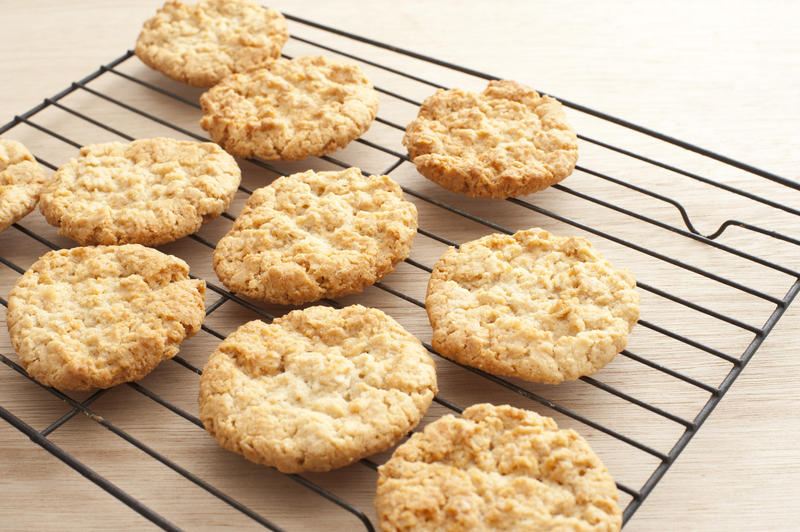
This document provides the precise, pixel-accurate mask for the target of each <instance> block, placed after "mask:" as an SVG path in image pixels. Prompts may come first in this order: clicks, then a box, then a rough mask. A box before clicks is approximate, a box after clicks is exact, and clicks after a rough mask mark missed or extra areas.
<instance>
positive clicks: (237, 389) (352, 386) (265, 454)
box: [199, 305, 437, 473]
mask: <svg viewBox="0 0 800 532" xmlns="http://www.w3.org/2000/svg"><path fill="white" fill-rule="evenodd" d="M436 391H437V389H436V368H435V366H434V363H433V360H432V359H431V357H430V355H429V354H428V352H427V351H426V350H425V348H424V347H423V346H422V344H421V343H420V342H419V340H417V339H416V338H415V337H414V336H412V335H411V334H410V333H408V332H407V331H406V330H405V329H403V327H401V326H400V324H398V323H397V322H396V321H394V320H393V319H392V318H391V317H389V316H387V315H386V314H384V313H383V312H381V311H380V310H377V309H372V308H365V307H362V306H360V305H353V306H349V307H345V308H342V309H334V308H330V307H323V306H316V307H309V308H306V309H304V310H295V311H293V312H290V313H289V314H286V315H285V316H282V317H280V318H278V319H276V320H274V321H273V322H272V323H271V324H269V325H267V324H266V323H264V322H261V321H251V322H249V323H246V324H245V325H243V326H241V327H239V329H238V330H237V331H236V332H234V333H233V334H231V335H230V336H228V337H227V338H226V339H225V340H224V341H223V342H222V343H221V344H220V346H219V347H218V348H217V350H216V351H215V352H214V354H212V355H211V357H210V358H209V360H208V362H207V363H206V365H205V368H204V369H203V375H202V376H201V377H200V394H199V404H200V419H202V421H203V425H204V426H205V427H206V429H207V430H208V432H210V433H211V434H212V435H213V436H214V437H215V438H216V439H217V441H218V442H219V444H220V445H221V446H222V447H224V448H225V449H227V450H229V451H233V452H235V453H239V454H241V455H244V457H245V458H247V459H248V460H250V461H252V462H256V463H259V464H264V465H268V466H274V467H276V468H278V470H280V471H282V472H284V473H299V472H302V471H329V470H331V469H336V468H339V467H344V466H346V465H348V464H351V463H353V462H355V461H357V460H359V459H361V458H363V457H365V456H369V455H371V454H374V453H377V452H380V451H383V450H385V449H388V448H389V447H391V446H392V445H394V444H395V443H396V442H397V441H398V440H399V439H400V438H402V437H403V436H404V435H405V434H406V433H407V432H408V431H409V430H411V429H412V428H414V427H415V426H416V425H417V423H418V422H419V420H420V419H421V418H422V416H423V415H424V413H425V411H426V410H427V409H428V407H429V406H430V403H431V401H432V400H433V396H434V395H435V394H436Z"/></svg>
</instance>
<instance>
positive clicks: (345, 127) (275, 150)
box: [200, 56, 378, 161]
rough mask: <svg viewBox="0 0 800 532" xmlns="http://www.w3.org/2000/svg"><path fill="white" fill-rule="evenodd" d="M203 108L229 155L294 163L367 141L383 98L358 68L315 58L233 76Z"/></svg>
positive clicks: (209, 95) (202, 100)
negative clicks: (363, 138)
mask: <svg viewBox="0 0 800 532" xmlns="http://www.w3.org/2000/svg"><path fill="white" fill-rule="evenodd" d="M200 104H201V105H202V108H203V118H202V120H201V121H200V125H201V126H202V127H203V129H205V130H206V131H208V132H209V134H210V135H211V138H212V139H213V140H214V142H217V143H218V144H219V145H221V146H223V147H224V148H225V149H226V150H227V151H228V152H229V153H232V154H233V155H236V156H237V157H245V158H251V157H260V158H262V159H267V160H278V159H281V160H285V161H292V160H298V159H305V158H306V157H309V156H312V155H316V156H321V155H326V154H328V153H331V152H334V151H336V150H337V149H339V148H343V147H344V146H346V145H347V144H348V143H349V142H350V141H351V140H353V139H355V138H357V137H359V136H360V135H361V134H362V133H364V132H365V131H366V130H367V129H369V126H370V124H371V123H372V120H373V119H374V118H375V115H376V114H377V112H378V93H377V91H376V90H375V89H373V88H372V83H370V81H369V80H368V79H367V78H366V77H365V76H364V74H363V73H362V72H361V69H360V68H358V65H355V64H352V63H340V62H336V61H332V60H330V59H327V58H325V57H311V56H308V57H298V58H296V59H291V60H288V59H277V60H275V61H273V62H272V63H270V64H269V65H267V66H266V67H264V68H260V69H255V70H251V71H249V72H243V73H239V74H234V75H232V76H228V77H227V78H225V79H223V80H222V81H221V82H220V83H218V84H217V85H215V86H214V87H213V88H211V89H210V90H209V91H208V92H206V93H205V94H203V95H202V96H201V97H200Z"/></svg>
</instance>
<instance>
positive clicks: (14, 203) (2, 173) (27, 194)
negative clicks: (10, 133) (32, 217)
mask: <svg viewBox="0 0 800 532" xmlns="http://www.w3.org/2000/svg"><path fill="white" fill-rule="evenodd" d="M46 181H47V177H46V176H45V173H44V170H43V169H42V167H41V166H39V163H37V162H36V159H35V158H34V157H33V155H31V152H29V151H28V149H27V148H26V147H25V146H23V145H22V144H20V143H19V142H17V141H15V140H9V139H0V231H3V230H4V229H7V228H8V227H9V226H10V225H11V224H13V223H15V222H17V221H19V220H21V219H22V218H24V217H25V216H26V215H27V214H28V213H29V212H31V211H32V210H33V209H34V207H36V202H37V201H38V200H39V193H40V192H41V190H42V187H43V186H44V184H45V182H46Z"/></svg>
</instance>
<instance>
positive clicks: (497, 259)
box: [425, 229, 639, 384]
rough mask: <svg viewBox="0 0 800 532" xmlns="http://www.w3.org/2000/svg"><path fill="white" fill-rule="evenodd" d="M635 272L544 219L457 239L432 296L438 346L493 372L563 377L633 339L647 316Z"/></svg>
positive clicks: (440, 266)
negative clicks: (541, 223)
mask: <svg viewBox="0 0 800 532" xmlns="http://www.w3.org/2000/svg"><path fill="white" fill-rule="evenodd" d="M635 288H636V281H635V280H634V278H633V274H632V273H631V272H630V271H628V270H626V269H614V268H613V267H612V266H611V264H610V263H609V262H608V261H607V260H606V259H605V258H603V256H602V255H600V253H598V252H597V251H596V250H595V249H594V248H593V247H592V245H591V244H590V243H589V242H588V241H587V240H585V239H583V238H579V237H559V236H555V235H551V234H550V233H548V232H547V231H544V230H543V229H528V230H525V231H519V232H517V233H515V234H514V235H501V234H492V235H488V236H485V237H483V238H480V239H478V240H474V241H471V242H466V243H464V244H463V245H461V247H460V248H459V249H456V248H450V249H448V251H447V252H445V254H444V255H443V256H442V257H441V258H440V259H439V261H438V262H437V263H436V265H435V266H434V269H433V273H432V274H431V278H430V281H429V283H428V291H427V296H426V299H425V302H426V306H427V310H428V318H429V319H430V322H431V326H432V327H433V340H432V343H433V346H434V348H435V349H436V350H437V351H438V352H439V353H441V354H442V355H444V356H446V357H448V358H452V359H453V360H456V361H458V362H461V363H463V364H468V365H470V366H474V367H476V368H480V369H482V370H484V371H488V372H489V373H494V374H498V375H509V376H514V377H519V378H522V379H525V380H529V381H537V382H545V383H550V384H557V383H559V382H562V381H565V380H574V379H577V378H578V377H581V376H583V375H591V374H593V373H595V372H596V371H598V370H599V369H600V368H602V367H603V366H605V365H606V364H607V363H608V362H610V361H611V360H612V359H613V358H614V357H615V356H616V355H617V353H619V352H620V351H622V350H623V349H624V348H625V345H626V342H627V337H628V333H629V332H630V330H631V329H632V328H633V326H634V325H635V324H636V321H637V320H638V318H639V294H638V293H637V292H636V290H635Z"/></svg>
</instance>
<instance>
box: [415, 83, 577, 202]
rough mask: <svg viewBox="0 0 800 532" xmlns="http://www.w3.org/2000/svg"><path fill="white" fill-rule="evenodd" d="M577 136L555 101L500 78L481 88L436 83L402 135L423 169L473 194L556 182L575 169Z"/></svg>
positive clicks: (522, 190) (512, 192)
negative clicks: (479, 90)
mask: <svg viewBox="0 0 800 532" xmlns="http://www.w3.org/2000/svg"><path fill="white" fill-rule="evenodd" d="M577 141H578V139H577V136H576V134H575V131H573V129H572V128H571V127H570V126H569V124H567V121H566V117H565V115H564V110H563V109H562V107H561V103H560V102H559V101H558V100H556V99H554V98H551V97H549V96H540V95H539V94H538V93H537V92H536V91H534V90H533V89H530V88H529V87H526V86H525V85H522V84H520V83H517V82H515V81H506V80H495V81H490V82H489V86H488V87H487V88H486V90H484V91H483V92H482V93H480V94H475V93H473V92H468V91H464V90H461V89H450V90H442V89H438V90H437V91H436V94H434V95H433V96H430V97H428V98H426V99H425V101H424V102H423V103H422V107H420V110H419V115H418V116H417V118H416V119H415V120H414V121H413V122H411V123H410V124H409V125H408V127H407V128H406V133H405V136H404V137H403V145H404V146H405V147H406V148H407V149H408V155H409V157H410V158H411V160H412V161H413V162H414V164H415V165H417V170H419V172H420V173H421V174H422V175H424V176H425V177H427V178H428V179H430V180H431V181H433V182H435V183H438V184H439V185H441V186H442V187H444V188H446V189H448V190H451V191H453V192H461V193H464V194H466V195H468V196H472V197H475V198H508V197H516V196H521V195H524V194H530V193H531V192H536V191H539V190H542V189H545V188H547V187H549V186H550V185H553V184H555V183H558V182H559V181H561V180H562V179H564V178H565V177H567V176H568V175H569V174H570V173H572V170H573V169H574V168H575V163H576V162H577V160H578V142H577Z"/></svg>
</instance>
